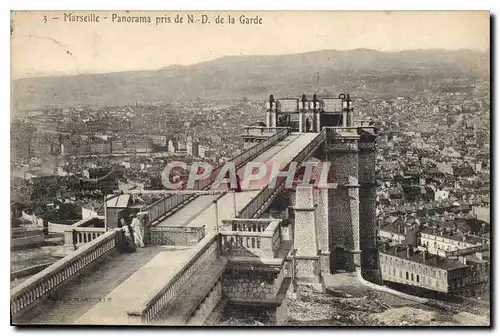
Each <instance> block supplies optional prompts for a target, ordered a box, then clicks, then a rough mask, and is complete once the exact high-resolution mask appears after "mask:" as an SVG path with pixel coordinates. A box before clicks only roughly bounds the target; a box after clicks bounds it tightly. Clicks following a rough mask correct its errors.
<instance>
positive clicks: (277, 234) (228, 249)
mask: <svg viewBox="0 0 500 336" xmlns="http://www.w3.org/2000/svg"><path fill="white" fill-rule="evenodd" d="M280 226H281V220H273V221H272V222H271V223H270V224H269V225H268V226H267V228H266V230H264V231H262V232H252V231H221V232H220V237H219V241H220V248H221V255H225V256H233V257H260V258H274V256H275V254H276V252H277V251H278V248H279V246H280V244H281V228H280Z"/></svg>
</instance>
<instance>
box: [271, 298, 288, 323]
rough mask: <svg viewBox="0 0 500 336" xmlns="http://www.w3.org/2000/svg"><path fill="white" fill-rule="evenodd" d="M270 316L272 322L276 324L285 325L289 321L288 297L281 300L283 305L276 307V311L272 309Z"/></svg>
mask: <svg viewBox="0 0 500 336" xmlns="http://www.w3.org/2000/svg"><path fill="white" fill-rule="evenodd" d="M270 317H271V318H270V320H271V323H273V324H276V325H283V324H285V323H286V322H288V301H287V299H286V298H284V299H283V300H282V301H281V305H279V306H278V307H276V309H275V310H274V312H273V311H271V316H270Z"/></svg>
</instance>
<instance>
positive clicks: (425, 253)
mask: <svg viewBox="0 0 500 336" xmlns="http://www.w3.org/2000/svg"><path fill="white" fill-rule="evenodd" d="M426 260H427V250H423V251H422V261H423V262H424V263H425V261H426Z"/></svg>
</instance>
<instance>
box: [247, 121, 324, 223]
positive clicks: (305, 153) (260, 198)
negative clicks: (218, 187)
mask: <svg viewBox="0 0 500 336" xmlns="http://www.w3.org/2000/svg"><path fill="white" fill-rule="evenodd" d="M325 140H326V131H325V129H323V130H322V131H321V132H319V133H318V135H317V136H316V137H315V138H314V139H313V140H312V141H311V142H310V143H309V144H307V146H306V147H304V149H303V150H302V151H300V153H299V154H297V156H296V157H295V158H294V159H293V160H292V161H295V162H297V166H300V164H301V163H302V162H303V161H304V160H306V159H307V158H308V157H309V156H310V155H311V154H312V153H313V152H314V150H316V148H318V146H320V145H321V144H322V143H323V142H325ZM280 168H281V167H280ZM271 180H272V179H271ZM284 185H285V180H284V179H283V181H281V183H280V182H278V183H276V186H275V187H274V189H273V188H269V187H264V188H263V189H262V190H261V191H260V192H259V194H258V195H257V196H255V197H254V198H253V199H252V200H251V201H250V202H249V203H248V204H247V205H246V206H245V207H244V208H243V209H242V210H241V211H240V212H239V213H238V218H254V217H255V216H256V215H260V213H259V211H260V210H262V209H263V208H265V206H267V205H268V204H270V203H271V201H272V200H273V197H274V196H276V195H277V194H278V193H279V192H280V191H281V189H282V188H283V187H284Z"/></svg>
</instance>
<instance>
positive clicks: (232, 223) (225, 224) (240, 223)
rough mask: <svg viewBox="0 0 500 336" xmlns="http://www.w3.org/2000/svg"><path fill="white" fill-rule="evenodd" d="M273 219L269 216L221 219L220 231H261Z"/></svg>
mask: <svg viewBox="0 0 500 336" xmlns="http://www.w3.org/2000/svg"><path fill="white" fill-rule="evenodd" d="M273 220H274V219H270V218H255V219H253V218H252V219H250V218H232V219H224V220H222V231H249V232H262V231H265V230H266V228H267V227H268V225H269V224H270V223H271V222H272V221H273Z"/></svg>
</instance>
